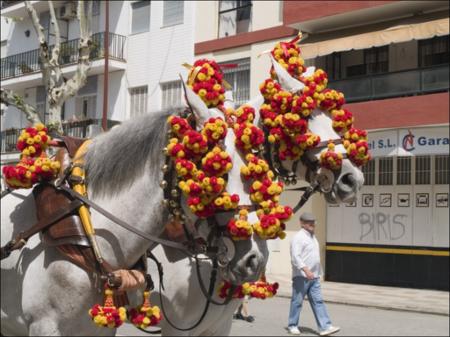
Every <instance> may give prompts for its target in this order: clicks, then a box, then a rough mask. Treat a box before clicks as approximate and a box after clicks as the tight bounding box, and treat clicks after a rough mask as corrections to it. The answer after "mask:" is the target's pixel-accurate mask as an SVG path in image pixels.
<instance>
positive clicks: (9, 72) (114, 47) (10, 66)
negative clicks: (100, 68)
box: [0, 33, 126, 81]
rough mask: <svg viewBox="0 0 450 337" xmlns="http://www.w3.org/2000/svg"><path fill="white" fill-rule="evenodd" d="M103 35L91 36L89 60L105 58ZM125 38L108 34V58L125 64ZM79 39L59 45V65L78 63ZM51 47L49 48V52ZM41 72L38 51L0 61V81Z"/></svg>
mask: <svg viewBox="0 0 450 337" xmlns="http://www.w3.org/2000/svg"><path fill="white" fill-rule="evenodd" d="M104 37H105V34H104V33H96V34H93V35H92V47H91V55H90V56H91V60H92V61H94V60H98V59H102V58H104V57H105V56H104V55H105V44H104ZM125 41H126V37H125V36H122V35H117V34H114V33H109V49H108V51H109V58H110V59H111V60H117V61H121V62H125V58H124V57H125V55H124V50H125ZM78 43H79V39H74V40H69V41H66V42H62V43H61V47H60V55H59V64H60V65H61V66H68V65H73V64H77V63H78ZM52 49H53V46H50V51H51V50H52ZM40 71H41V66H40V64H39V49H35V50H30V51H27V52H25V53H21V54H15V55H10V56H7V57H4V58H2V59H1V77H0V78H1V80H2V81H3V80H7V79H11V78H15V77H19V76H24V75H30V74H33V73H37V72H40Z"/></svg>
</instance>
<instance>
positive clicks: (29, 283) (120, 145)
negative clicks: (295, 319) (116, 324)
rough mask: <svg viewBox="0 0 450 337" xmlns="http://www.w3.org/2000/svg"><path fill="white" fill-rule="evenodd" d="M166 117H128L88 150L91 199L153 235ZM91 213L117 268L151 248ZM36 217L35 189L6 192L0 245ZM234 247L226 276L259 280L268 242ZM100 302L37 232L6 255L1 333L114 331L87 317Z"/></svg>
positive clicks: (161, 218)
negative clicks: (94, 305)
mask: <svg viewBox="0 0 450 337" xmlns="http://www.w3.org/2000/svg"><path fill="white" fill-rule="evenodd" d="M187 96H188V97H187V99H188V102H189V99H192V100H194V101H195V100H196V99H199V98H198V97H197V95H195V94H194V93H193V92H192V91H189V90H188V93H187ZM194 112H195V113H196V117H197V119H198V121H199V122H200V123H202V121H204V120H206V119H207V118H209V117H210V112H209V111H208V110H207V109H206V110H204V111H194ZM168 116H169V113H155V114H148V115H145V116H143V117H142V118H139V119H136V120H132V121H128V122H126V123H124V124H123V125H121V126H120V127H118V128H114V129H112V130H110V131H109V132H108V133H105V134H102V135H100V136H98V137H97V138H95V139H94V142H93V143H92V144H91V145H90V146H89V148H88V151H87V154H86V171H87V174H88V177H89V184H88V194H89V197H90V199H91V200H92V201H94V202H95V203H97V204H99V205H100V206H101V207H103V208H104V209H106V210H107V211H109V212H111V213H113V214H114V215H115V216H117V217H119V218H120V219H123V220H125V221H126V222H127V223H129V224H131V225H132V226H133V227H134V228H136V229H138V230H140V231H143V232H145V233H147V234H150V235H160V234H161V233H162V232H163V230H164V225H165V223H166V222H167V218H168V212H167V210H166V209H165V208H163V206H162V201H163V191H162V189H161V187H160V185H159V184H160V181H161V180H162V179H163V174H162V172H161V167H162V166H163V164H164V159H165V157H164V155H163V153H162V149H163V148H164V147H165V146H166V141H167V140H166V134H167V130H168V127H167V122H166V121H167V117H168ZM226 149H227V152H228V153H230V154H233V153H235V152H236V149H235V147H234V142H231V143H230V142H227V144H226ZM233 159H234V158H233ZM235 165H237V166H238V167H240V165H238V164H235ZM232 180H233V179H232V178H230V179H229V185H228V191H229V192H230V193H237V194H239V196H240V198H241V201H240V202H242V203H244V204H249V197H248V192H245V190H244V185H243V183H242V182H241V180H240V179H239V182H233V181H232ZM183 207H186V205H183ZM91 213H92V223H93V224H94V226H95V230H96V235H97V238H98V244H99V247H100V250H101V252H102V255H103V257H104V258H105V260H106V261H108V263H109V264H110V265H111V266H112V267H113V268H114V269H125V268H130V267H132V266H133V265H134V264H135V262H136V261H138V260H139V258H140V257H141V256H142V255H144V254H145V253H146V251H147V250H148V249H150V248H152V247H154V244H152V243H151V242H148V241H147V240H145V239H143V238H141V237H139V236H137V235H135V234H133V233H131V232H129V231H127V230H125V229H123V228H121V227H119V226H118V225H116V224H115V223H113V222H112V221H110V220H109V219H107V218H105V217H104V216H102V215H101V214H99V213H98V212H96V211H95V210H92V209H91ZM36 221H37V219H36V215H35V203H34V199H33V196H32V195H31V193H30V190H18V191H15V192H13V193H11V194H9V195H8V196H6V197H4V198H3V199H2V201H1V245H2V246H4V245H5V244H6V242H7V241H9V240H11V239H12V238H13V237H15V236H16V235H17V234H18V233H19V232H20V231H23V230H26V229H27V228H29V227H30V226H31V225H33V224H34V223H35V222H36ZM234 247H235V254H234V257H232V260H231V261H229V263H228V264H226V265H224V266H222V267H220V269H219V271H220V275H221V278H225V279H227V280H229V281H230V282H232V283H234V284H240V283H243V282H245V281H254V280H256V279H257V278H258V276H259V274H260V273H261V271H262V269H263V268H264V266H265V264H266V262H267V258H268V249H267V244H266V242H265V241H264V240H261V239H259V238H256V237H255V238H253V239H251V240H246V241H245V242H236V243H235V244H234ZM152 274H154V273H153V272H152ZM154 275H155V274H154ZM100 283H101V282H100ZM132 297H134V296H133V294H132ZM130 299H131V298H130ZM101 302H102V291H100V289H99V287H98V283H96V282H95V278H94V277H93V275H89V274H88V273H87V272H86V271H85V270H83V269H81V268H80V267H78V266H77V265H75V264H73V263H72V262H69V261H68V260H66V259H65V258H63V257H62V256H61V255H60V254H59V253H58V251H57V250H56V249H55V248H53V247H45V246H44V244H43V243H42V242H41V240H40V238H39V236H38V235H35V236H33V237H31V238H30V240H29V241H28V243H27V244H26V246H25V247H24V248H23V249H22V250H21V251H14V252H13V253H12V254H11V255H10V256H9V257H8V258H6V259H4V260H2V261H1V333H2V334H3V335H39V336H47V335H55V336H56V335H63V336H74V335H85V336H99V335H105V336H107V335H115V333H116V330H115V329H107V328H98V327H96V325H95V324H94V323H93V322H92V321H91V319H90V317H89V315H88V309H89V308H90V307H91V306H92V305H93V304H95V303H101ZM133 304H134V305H137V304H138V303H133Z"/></svg>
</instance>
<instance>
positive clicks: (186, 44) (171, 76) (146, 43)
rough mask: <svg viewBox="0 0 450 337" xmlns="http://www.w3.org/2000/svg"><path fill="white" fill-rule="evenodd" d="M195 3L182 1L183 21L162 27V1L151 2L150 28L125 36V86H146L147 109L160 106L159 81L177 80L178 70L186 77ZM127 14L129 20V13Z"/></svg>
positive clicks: (190, 56) (156, 108)
mask: <svg viewBox="0 0 450 337" xmlns="http://www.w3.org/2000/svg"><path fill="white" fill-rule="evenodd" d="M127 6H128V7H130V4H129V3H127ZM194 6H195V3H194V2H191V1H184V20H183V24H179V25H174V26H170V27H162V18H163V2H162V1H152V2H151V6H150V7H151V9H150V10H151V16H150V31H149V32H145V33H140V34H134V35H130V36H129V37H128V42H127V44H128V55H127V75H126V77H127V79H126V80H127V84H128V88H133V87H137V86H143V85H147V86H148V105H149V106H148V110H149V111H154V110H159V109H160V108H161V87H160V83H162V82H167V81H175V80H178V79H179V76H178V74H179V73H181V74H182V75H183V76H184V77H186V75H187V70H186V69H185V68H184V67H183V66H182V64H183V63H184V62H187V63H191V64H192V62H193V58H194V33H193V32H194V20H195V13H194ZM129 16H130V20H131V12H130V13H129ZM129 29H130V28H129Z"/></svg>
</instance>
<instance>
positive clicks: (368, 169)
mask: <svg viewBox="0 0 450 337" xmlns="http://www.w3.org/2000/svg"><path fill="white" fill-rule="evenodd" d="M362 171H363V174H364V185H366V186H373V185H375V159H372V160H369V162H367V164H366V165H364V166H363V167H362Z"/></svg>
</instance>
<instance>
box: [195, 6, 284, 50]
mask: <svg viewBox="0 0 450 337" xmlns="http://www.w3.org/2000/svg"><path fill="white" fill-rule="evenodd" d="M196 2H197V5H196V6H197V13H198V18H199V20H198V22H196V26H195V42H197V43H198V42H203V41H209V40H214V39H217V37H218V30H219V2H218V1H196ZM282 23H283V22H282V1H253V6H252V24H251V27H252V28H251V31H256V30H261V29H266V28H270V27H276V26H280V25H281V24H282Z"/></svg>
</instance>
